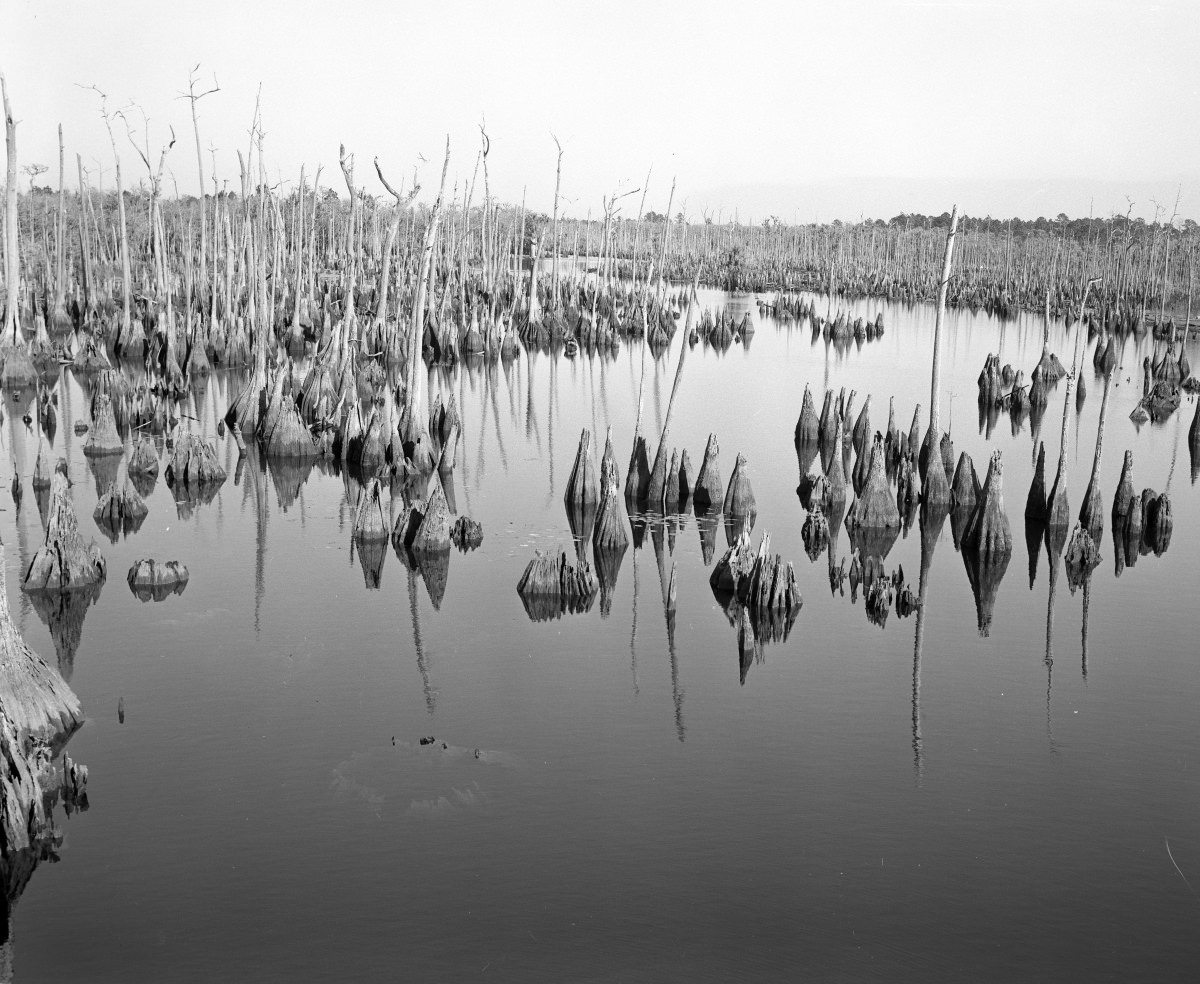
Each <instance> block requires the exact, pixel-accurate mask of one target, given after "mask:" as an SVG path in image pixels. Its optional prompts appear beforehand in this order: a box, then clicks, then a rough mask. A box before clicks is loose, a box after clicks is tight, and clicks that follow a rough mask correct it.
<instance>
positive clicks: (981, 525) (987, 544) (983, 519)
mask: <svg viewBox="0 0 1200 984" xmlns="http://www.w3.org/2000/svg"><path fill="white" fill-rule="evenodd" d="M1002 479H1003V465H1002V463H1001V455H1000V452H999V451H994V452H992V459H991V463H990V464H989V465H988V473H987V479H986V480H985V481H984V485H983V493H982V495H981V496H980V498H979V501H978V502H977V503H976V504H975V512H974V513H973V514H972V516H971V519H970V521H969V522H968V524H967V528H966V530H965V531H964V533H963V551H964V553H965V552H968V551H969V552H971V553H974V554H976V555H978V556H979V557H980V558H981V559H982V560H983V561H984V562H985V563H991V562H994V561H997V560H998V559H999V558H1004V560H1005V562H1007V559H1008V557H1010V556H1011V555H1012V531H1011V530H1010V528H1009V525H1008V516H1007V514H1006V513H1005V512H1004V491H1003V480H1002Z"/></svg>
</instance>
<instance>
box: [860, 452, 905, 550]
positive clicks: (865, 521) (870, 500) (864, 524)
mask: <svg viewBox="0 0 1200 984" xmlns="http://www.w3.org/2000/svg"><path fill="white" fill-rule="evenodd" d="M870 460H871V467H870V472H869V474H868V476H867V481H866V485H865V486H864V487H863V492H862V495H861V496H860V497H859V499H858V502H857V503H856V504H855V506H854V513H853V516H854V525H855V526H857V527H859V528H861V529H864V530H878V529H890V528H892V527H896V528H898V527H899V526H900V510H899V508H898V507H897V505H896V500H895V498H894V497H893V495H892V490H891V488H890V486H889V485H888V480H887V474H886V472H885V471H884V462H883V441H882V440H878V439H877V440H875V441H874V442H873V443H872V445H871V459H870Z"/></svg>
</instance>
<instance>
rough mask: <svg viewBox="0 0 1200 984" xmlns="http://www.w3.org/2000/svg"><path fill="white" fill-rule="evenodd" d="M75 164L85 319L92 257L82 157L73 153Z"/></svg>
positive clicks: (89, 299)
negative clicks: (77, 178) (77, 173)
mask: <svg viewBox="0 0 1200 984" xmlns="http://www.w3.org/2000/svg"><path fill="white" fill-rule="evenodd" d="M75 166H76V167H77V168H78V170H79V269H80V279H81V280H82V281H83V310H84V312H85V313H84V318H85V320H86V319H87V317H88V316H89V315H90V313H91V311H92V304H93V297H92V259H91V252H90V251H89V249H88V227H87V199H86V198H85V197H84V196H85V195H86V194H87V189H86V187H85V186H84V183H83V158H82V157H81V156H80V155H79V154H76V155H75Z"/></svg>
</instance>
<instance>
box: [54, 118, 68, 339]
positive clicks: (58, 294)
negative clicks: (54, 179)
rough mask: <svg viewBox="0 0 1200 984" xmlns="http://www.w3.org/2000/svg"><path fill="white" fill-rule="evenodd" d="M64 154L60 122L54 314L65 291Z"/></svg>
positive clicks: (65, 205) (65, 218)
mask: <svg viewBox="0 0 1200 984" xmlns="http://www.w3.org/2000/svg"><path fill="white" fill-rule="evenodd" d="M66 170H67V168H66V155H65V153H64V151H63V132H62V124H61V123H59V124H58V266H57V269H56V270H55V272H54V314H55V316H56V317H57V316H58V314H59V312H60V311H63V312H64V313H65V311H64V305H65V303H66V293H67V281H66V265H65V264H66V258H67V243H66V238H67V199H66Z"/></svg>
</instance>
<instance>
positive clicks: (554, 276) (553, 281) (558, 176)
mask: <svg viewBox="0 0 1200 984" xmlns="http://www.w3.org/2000/svg"><path fill="white" fill-rule="evenodd" d="M550 136H552V137H554V134H553V133H552V134H550ZM554 146H556V147H557V148H558V168H557V170H556V172H555V176H554V261H553V267H552V269H551V273H550V292H551V296H552V297H553V304H554V310H555V311H557V310H558V191H559V188H561V187H562V158H563V149H562V144H560V143H559V142H558V137H554Z"/></svg>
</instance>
